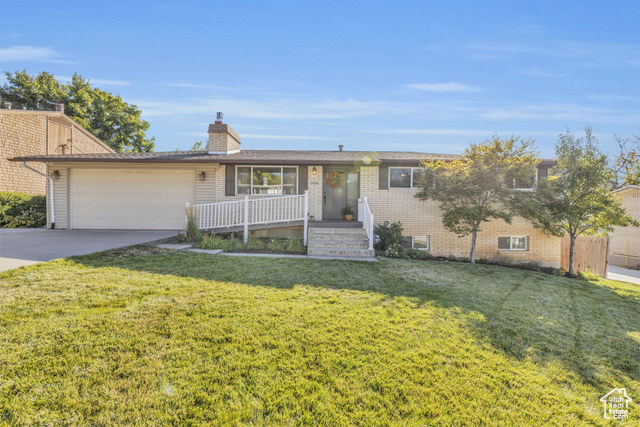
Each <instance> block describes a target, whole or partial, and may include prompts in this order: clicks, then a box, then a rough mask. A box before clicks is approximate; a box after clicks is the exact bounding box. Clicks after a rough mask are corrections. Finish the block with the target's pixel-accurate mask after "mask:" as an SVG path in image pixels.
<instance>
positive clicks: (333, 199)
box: [322, 168, 347, 219]
mask: <svg viewBox="0 0 640 427" xmlns="http://www.w3.org/2000/svg"><path fill="white" fill-rule="evenodd" d="M346 178H347V171H346V170H345V169H337V168H325V169H324V205H323V211H322V219H344V215H342V209H344V207H345V206H347V179H346Z"/></svg>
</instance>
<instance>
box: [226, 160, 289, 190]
mask: <svg viewBox="0 0 640 427" xmlns="http://www.w3.org/2000/svg"><path fill="white" fill-rule="evenodd" d="M236 177H237V189H236V190H237V191H236V194H255V195H263V196H272V195H274V196H275V195H293V194H298V168H297V167H296V166H238V168H237V170H236Z"/></svg>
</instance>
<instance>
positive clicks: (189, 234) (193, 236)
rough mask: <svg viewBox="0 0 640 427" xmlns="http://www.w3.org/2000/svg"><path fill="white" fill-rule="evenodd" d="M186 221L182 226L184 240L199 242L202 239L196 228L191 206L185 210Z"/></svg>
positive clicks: (193, 210) (196, 218)
mask: <svg viewBox="0 0 640 427" xmlns="http://www.w3.org/2000/svg"><path fill="white" fill-rule="evenodd" d="M185 215H186V217H187V221H186V223H185V225H184V238H185V240H186V241H188V242H199V241H200V240H201V239H202V232H201V231H200V228H199V227H198V217H197V216H196V210H195V209H194V208H193V206H191V207H189V208H187V209H185Z"/></svg>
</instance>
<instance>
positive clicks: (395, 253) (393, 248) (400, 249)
mask: <svg viewBox="0 0 640 427" xmlns="http://www.w3.org/2000/svg"><path fill="white" fill-rule="evenodd" d="M382 255H384V256H385V257H387V258H407V249H406V248H405V247H404V246H403V245H401V244H399V243H394V244H392V245H390V246H388V247H387V249H385V251H384V252H382Z"/></svg>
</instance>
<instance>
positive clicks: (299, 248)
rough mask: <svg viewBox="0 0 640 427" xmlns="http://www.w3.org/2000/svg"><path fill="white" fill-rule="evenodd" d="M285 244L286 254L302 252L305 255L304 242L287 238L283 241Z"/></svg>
mask: <svg viewBox="0 0 640 427" xmlns="http://www.w3.org/2000/svg"><path fill="white" fill-rule="evenodd" d="M285 243H286V246H285V247H286V249H285V250H286V251H288V252H302V253H306V251H307V248H305V247H304V240H302V239H297V238H295V237H288V238H287V239H286V240H285Z"/></svg>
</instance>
